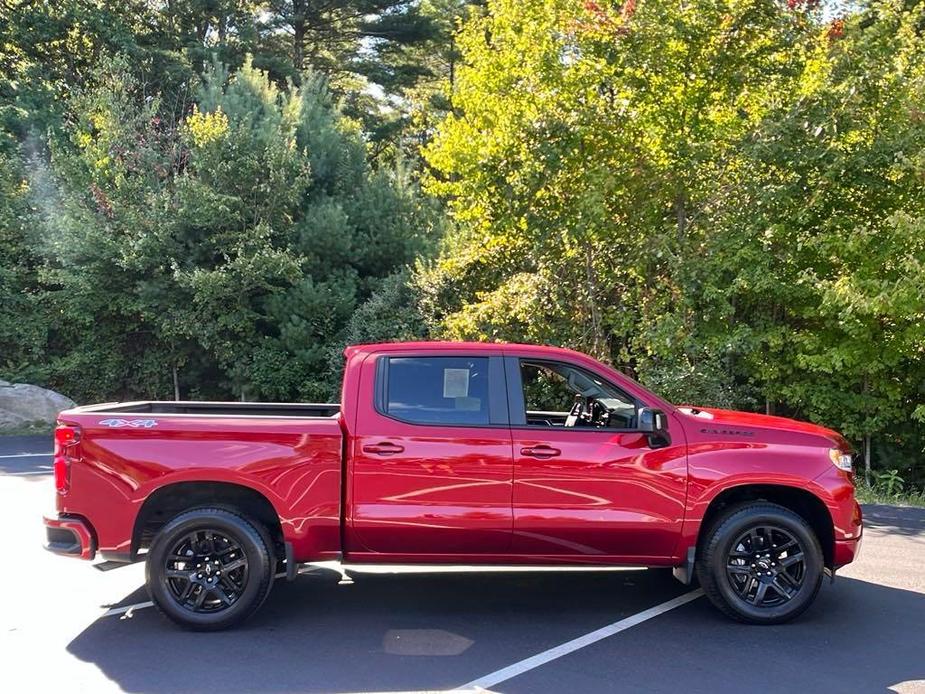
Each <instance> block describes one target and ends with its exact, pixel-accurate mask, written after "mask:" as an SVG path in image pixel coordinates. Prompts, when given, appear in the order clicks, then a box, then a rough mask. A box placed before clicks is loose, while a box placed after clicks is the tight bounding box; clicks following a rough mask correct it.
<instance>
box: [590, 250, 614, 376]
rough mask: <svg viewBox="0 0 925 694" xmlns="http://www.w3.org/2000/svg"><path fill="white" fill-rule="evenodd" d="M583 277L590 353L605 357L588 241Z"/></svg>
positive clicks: (592, 260)
mask: <svg viewBox="0 0 925 694" xmlns="http://www.w3.org/2000/svg"><path fill="white" fill-rule="evenodd" d="M585 277H586V280H587V283H588V291H587V297H588V311H589V313H590V314H591V353H592V354H593V356H594V357H595V358H597V359H607V356H608V355H606V354H604V344H605V338H604V331H603V327H602V325H601V312H600V310H599V309H598V306H597V294H598V289H597V275H596V273H595V272H594V256H593V252H592V250H591V244H590V243H588V244H586V245H585ZM608 361H609V359H608Z"/></svg>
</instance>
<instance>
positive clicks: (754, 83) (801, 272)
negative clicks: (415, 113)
mask: <svg viewBox="0 0 925 694" xmlns="http://www.w3.org/2000/svg"><path fill="white" fill-rule="evenodd" d="M922 25H923V4H922V3H921V2H914V3H908V2H888V3H878V4H877V5H872V6H871V7H869V8H864V7H862V8H859V9H856V10H854V11H853V12H852V13H851V14H848V15H846V16H844V17H840V18H836V19H824V18H823V15H822V13H821V10H820V9H819V7H818V5H817V4H816V3H809V2H807V3H803V2H787V3H784V2H772V1H771V0H752V1H749V2H726V1H723V0H700V1H697V2H693V3H686V4H683V5H678V4H677V3H673V2H660V1H658V0H652V1H649V2H645V3H639V4H637V3H635V2H632V0H630V1H628V2H625V3H622V4H616V3H598V2H587V3H583V4H581V5H577V4H574V3H565V2H562V3H558V2H543V3H540V2H528V3H522V2H518V3H514V2H507V1H505V0H498V1H497V2H494V3H491V4H490V5H489V12H488V13H487V14H486V15H485V16H484V17H483V18H481V19H478V20H474V21H473V22H471V23H470V24H469V25H468V26H467V27H466V29H465V30H464V31H463V34H462V37H461V40H460V44H461V46H462V54H463V59H464V61H463V62H464V64H465V66H464V67H462V68H461V69H460V70H459V71H458V73H457V80H456V90H455V93H454V107H455V111H454V113H453V114H451V115H450V116H449V117H448V118H447V119H446V120H445V121H444V122H443V124H442V125H441V126H440V127H439V130H438V133H437V136H436V138H435V140H434V142H433V143H432V144H431V145H430V146H429V147H428V148H427V149H426V150H425V156H426V158H427V161H428V163H429V165H430V166H431V167H432V169H433V172H434V173H433V177H432V178H431V180H430V183H429V188H430V190H431V191H433V192H435V193H437V194H439V195H441V196H443V197H445V199H446V200H447V201H448V203H449V206H450V210H451V212H452V215H453V217H454V219H455V222H456V225H457V231H455V232H454V233H453V234H452V235H451V237H450V238H448V239H447V242H446V244H445V246H444V249H443V251H442V253H441V257H440V258H439V260H438V261H437V263H436V264H434V265H433V266H431V267H429V268H427V269H425V270H424V271H422V272H421V273H420V278H421V282H419V284H420V285H422V286H424V287H426V291H425V293H424V294H423V297H422V300H421V301H422V305H423V306H424V307H425V308H426V309H427V310H429V311H430V312H431V315H432V316H434V320H435V323H436V332H437V333H438V334H443V335H448V336H451V337H467V338H477V339H510V340H520V339H528V340H537V339H539V340H543V341H550V342H554V343H559V344H565V345H569V346H573V347H577V348H579V349H583V350H584V351H587V352H591V353H593V354H595V355H596V356H598V357H601V358H603V359H605V360H609V361H612V362H613V363H614V364H616V365H617V366H618V367H620V368H622V369H624V370H626V371H628V372H630V373H632V374H635V375H636V376H638V377H640V378H641V379H642V380H643V381H644V382H646V383H648V384H649V385H651V386H653V387H654V388H656V389H657V390H660V391H661V392H662V393H664V394H665V395H666V396H668V397H669V398H672V399H674V400H676V401H694V402H700V403H704V404H717V405H734V406H738V407H754V408H758V407H763V408H764V409H766V410H767V411H771V412H774V411H777V412H781V413H784V414H791V415H796V416H803V417H809V418H811V419H813V420H816V421H820V422H823V423H826V424H829V425H832V426H834V427H836V428H839V429H842V430H844V431H845V432H846V433H847V434H848V435H849V436H850V437H852V438H853V439H854V440H855V441H857V442H858V445H859V447H861V448H862V449H863V448H864V447H865V446H864V444H865V439H866V440H867V441H868V442H869V440H870V437H880V440H881V441H882V442H883V443H884V444H885V446H884V450H885V451H886V450H890V447H891V446H892V447H893V449H892V450H895V449H896V448H895V447H897V446H914V445H920V444H919V443H918V442H920V441H921V433H922V432H921V427H920V425H915V426H909V425H904V424H901V423H902V422H908V421H910V419H911V418H913V417H921V416H922V412H923V407H922V404H921V403H922V400H921V398H922V392H923V383H925V374H923V371H922V367H923V360H922V358H921V354H922V353H923V352H922V346H923V345H922V334H921V327H920V326H921V324H922V321H921V317H922V315H923V313H925V304H923V297H922V294H921V291H920V290H919V288H920V287H921V286H925V283H923V277H922V274H921V272H922V271H921V268H922V267H923V266H925V255H923V252H922V246H921V243H919V241H918V239H919V238H920V233H921V226H920V225H921V221H920V220H921V218H922V209H923V205H922V203H923V200H922V198H921V195H922V187H921V185H920V181H921V178H920V175H921V163H922V161H925V158H923V155H922V133H923V130H922V128H921V127H920V114H921V111H922V94H925V90H923V81H922V67H921V66H922V65H923V64H925V61H923V59H922V50H923V48H925V44H923V38H922V31H921V26H922ZM906 450H908V449H906ZM918 474H919V475H920V473H918Z"/></svg>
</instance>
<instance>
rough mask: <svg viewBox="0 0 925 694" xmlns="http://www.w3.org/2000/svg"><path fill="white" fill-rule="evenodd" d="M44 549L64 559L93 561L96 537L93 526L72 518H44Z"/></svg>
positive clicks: (80, 519)
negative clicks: (72, 558) (73, 558)
mask: <svg viewBox="0 0 925 694" xmlns="http://www.w3.org/2000/svg"><path fill="white" fill-rule="evenodd" d="M43 521H44V522H45V549H47V550H48V551H49V552H54V553H55V554H60V555H62V556H65V557H77V558H78V559H93V557H95V556H96V535H95V533H94V532H93V526H91V525H90V524H89V523H88V522H87V521H85V520H83V519H82V518H76V517H74V516H45V517H44V518H43Z"/></svg>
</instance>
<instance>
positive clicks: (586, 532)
mask: <svg viewBox="0 0 925 694" xmlns="http://www.w3.org/2000/svg"><path fill="white" fill-rule="evenodd" d="M539 429H540V428H539V427H538V428H536V429H533V428H529V429H527V428H524V429H515V430H513V432H512V433H513V438H514V440H513V447H514V544H513V551H514V552H517V553H526V554H537V555H547V554H564V555H583V556H585V557H588V558H592V557H594V556H615V557H622V558H625V559H626V560H627V561H632V560H634V559H639V560H643V559H644V558H658V557H662V558H664V557H669V556H671V555H672V553H673V552H674V548H675V544H676V543H677V539H678V536H679V535H680V533H681V523H682V522H683V519H684V501H685V498H686V486H687V484H686V478H687V462H686V453H685V446H683V445H673V446H667V447H665V448H657V449H652V448H650V447H649V443H648V440H647V438H646V436H645V435H643V434H638V433H629V432H627V433H621V432H606V431H578V430H573V431H566V430H559V431H552V430H539ZM544 446H545V447H547V448H548V449H553V450H558V451H560V453H559V454H558V455H552V456H546V455H543V456H542V457H537V456H536V455H535V453H536V452H537V450H538V449H539V451H540V452H542V451H543V449H542V447H544ZM531 449H532V450H533V452H534V455H526V454H525V450H526V451H529V450H531Z"/></svg>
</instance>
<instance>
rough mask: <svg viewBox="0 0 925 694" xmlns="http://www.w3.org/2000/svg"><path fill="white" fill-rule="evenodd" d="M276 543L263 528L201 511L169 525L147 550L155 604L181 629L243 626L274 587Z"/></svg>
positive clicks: (232, 516)
mask: <svg viewBox="0 0 925 694" xmlns="http://www.w3.org/2000/svg"><path fill="white" fill-rule="evenodd" d="M272 546H273V545H272V543H271V542H270V539H269V536H268V534H267V532H266V530H265V529H264V528H263V527H261V526H260V524H258V523H256V522H254V521H252V520H249V519H247V518H245V517H243V516H240V515H238V514H236V513H233V512H231V511H228V510H225V509H219V508H201V509H193V510H191V511H186V512H184V513H181V514H180V515H178V516H177V517H176V518H174V519H173V520H171V521H170V522H168V523H167V524H166V525H165V526H164V527H163V528H162V529H161V531H160V532H159V533H158V534H157V536H156V537H155V538H154V541H153V542H152V543H151V547H150V549H149V550H148V555H147V562H146V567H145V576H146V580H147V587H148V593H149V594H150V596H151V601H152V602H153V603H154V604H155V605H156V606H157V607H158V609H160V611H161V612H163V613H164V614H165V615H166V616H167V617H169V618H170V619H171V620H173V621H174V622H176V623H177V624H180V625H182V626H185V627H188V628H191V629H196V630H201V631H215V630H218V629H226V628H228V627H230V626H233V625H235V624H238V623H240V622H241V621H243V620H244V619H246V618H247V617H249V616H250V615H251V614H253V613H254V612H255V611H256V610H257V608H259V607H260V605H262V604H263V601H264V600H266V598H267V595H269V593H270V588H271V587H272V585H273V571H272V568H273V567H274V566H275V560H274V558H273V553H272V549H271V548H272Z"/></svg>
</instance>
